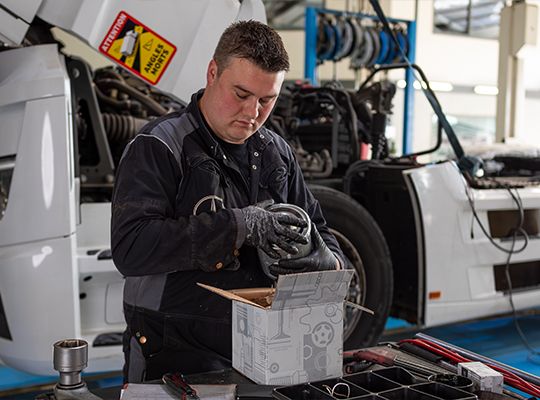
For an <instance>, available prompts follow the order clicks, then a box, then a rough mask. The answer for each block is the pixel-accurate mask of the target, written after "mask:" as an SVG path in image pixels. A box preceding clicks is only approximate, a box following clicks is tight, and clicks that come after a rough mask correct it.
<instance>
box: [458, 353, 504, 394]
mask: <svg viewBox="0 0 540 400" xmlns="http://www.w3.org/2000/svg"><path fill="white" fill-rule="evenodd" d="M458 375H463V376H466V377H468V378H470V379H472V381H473V382H474V390H475V391H478V390H482V391H485V392H494V393H502V392H503V388H504V377H503V375H502V374H501V373H500V372H497V371H495V370H494V369H493V368H490V367H488V366H487V365H486V364H484V363H481V362H478V361H473V362H464V363H459V364H458Z"/></svg>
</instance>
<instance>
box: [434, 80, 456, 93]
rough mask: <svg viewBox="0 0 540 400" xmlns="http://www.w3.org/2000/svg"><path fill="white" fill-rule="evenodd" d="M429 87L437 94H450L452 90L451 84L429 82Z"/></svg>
mask: <svg viewBox="0 0 540 400" xmlns="http://www.w3.org/2000/svg"><path fill="white" fill-rule="evenodd" d="M429 87H430V88H431V90H434V91H437V92H451V91H452V90H453V89H454V87H453V86H452V84H451V83H448V82H430V83H429Z"/></svg>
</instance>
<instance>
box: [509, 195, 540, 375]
mask: <svg viewBox="0 0 540 400" xmlns="http://www.w3.org/2000/svg"><path fill="white" fill-rule="evenodd" d="M515 190H516V195H517V199H516V197H515V196H512V197H514V199H515V200H516V202H518V204H519V205H520V209H519V211H520V223H519V229H520V230H518V229H514V230H513V237H512V247H511V248H512V249H513V248H514V246H515V244H516V239H517V234H518V232H521V233H522V234H523V235H524V237H526V238H527V239H528V235H527V233H526V232H525V230H524V229H522V225H523V221H524V210H523V203H522V202H521V197H520V196H519V192H518V190H517V189H515ZM508 191H509V192H510V194H512V192H511V190H510V189H508ZM511 257H512V253H511V252H510V253H508V259H507V260H506V267H505V269H504V273H505V275H506V280H507V281H508V294H509V300H510V306H511V307H512V315H513V317H514V326H515V327H516V331H517V332H518V334H519V337H520V338H521V341H522V342H523V345H524V346H525V347H526V348H527V350H529V352H530V353H529V354H527V361H529V362H530V363H531V364H535V365H540V362H538V361H535V360H533V358H532V357H533V356H537V357H538V356H540V353H539V352H537V351H536V350H534V349H533V348H532V346H531V345H530V344H529V342H528V341H527V338H526V337H525V335H524V334H523V331H522V330H521V327H520V326H519V322H518V319H517V312H516V307H515V306H514V298H513V288H512V280H511V279H510V258H511Z"/></svg>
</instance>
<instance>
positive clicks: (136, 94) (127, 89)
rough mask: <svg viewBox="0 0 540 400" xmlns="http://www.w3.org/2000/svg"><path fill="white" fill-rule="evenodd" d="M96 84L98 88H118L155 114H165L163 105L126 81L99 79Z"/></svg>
mask: <svg viewBox="0 0 540 400" xmlns="http://www.w3.org/2000/svg"><path fill="white" fill-rule="evenodd" d="M96 85H97V86H99V87H100V88H106V89H111V88H113V89H118V90H120V91H122V92H124V93H126V94H128V95H130V96H131V97H133V98H135V99H137V100H139V101H140V102H141V103H143V104H144V105H146V106H147V107H148V108H149V109H150V110H152V111H153V112H154V113H155V114H156V115H165V114H167V110H166V109H165V107H163V106H162V105H161V104H159V103H158V102H157V101H155V100H154V99H153V98H151V97H149V96H147V95H145V94H144V93H142V92H140V91H139V90H137V89H135V88H133V87H131V86H129V85H128V84H126V83H123V82H120V81H118V80H116V79H100V80H98V81H97V82H96Z"/></svg>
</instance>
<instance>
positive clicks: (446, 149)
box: [431, 114, 495, 161]
mask: <svg viewBox="0 0 540 400" xmlns="http://www.w3.org/2000/svg"><path fill="white" fill-rule="evenodd" d="M446 119H447V120H448V123H449V124H450V125H451V126H452V128H453V129H454V133H455V134H456V136H457V137H458V140H459V142H460V143H461V146H462V147H463V148H464V149H465V151H466V152H467V150H468V149H471V148H472V147H476V148H477V149H479V148H482V147H484V146H489V145H491V144H493V143H494V142H495V117H475V116H458V115H448V114H447V115H446ZM431 121H432V122H431V123H432V129H433V131H432V145H435V143H436V141H437V140H436V138H437V130H438V127H439V119H438V118H437V116H436V115H433V116H432V120H431ZM442 135H443V136H442V144H441V147H440V148H439V149H438V150H437V151H436V152H435V153H433V154H432V161H439V160H445V159H453V158H454V157H455V154H454V150H452V146H451V145H450V142H449V141H448V137H447V136H446V133H445V132H444V130H443V133H442Z"/></svg>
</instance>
